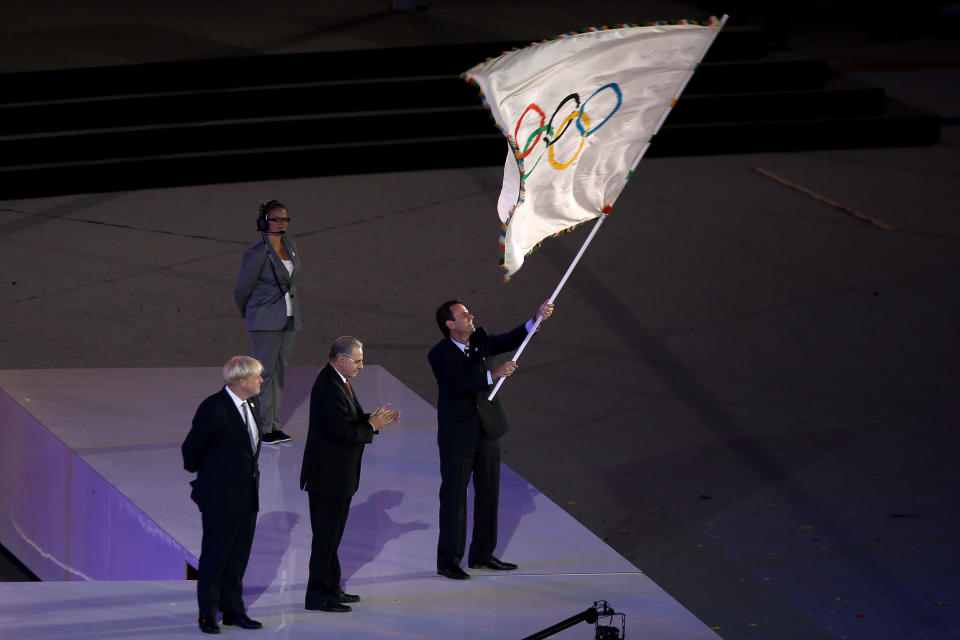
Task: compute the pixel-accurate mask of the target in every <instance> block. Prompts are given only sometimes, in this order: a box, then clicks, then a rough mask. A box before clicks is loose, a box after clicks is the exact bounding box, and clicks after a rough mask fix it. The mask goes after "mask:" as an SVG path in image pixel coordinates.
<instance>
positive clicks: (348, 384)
mask: <svg viewBox="0 0 960 640" xmlns="http://www.w3.org/2000/svg"><path fill="white" fill-rule="evenodd" d="M343 384H345V385H347V391H349V392H350V397H351V398H352V397H353V387H351V386H350V381H349V380H344V381H343Z"/></svg>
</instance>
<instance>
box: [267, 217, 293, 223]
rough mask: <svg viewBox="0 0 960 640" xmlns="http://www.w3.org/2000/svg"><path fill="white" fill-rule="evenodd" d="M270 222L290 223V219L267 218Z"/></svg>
mask: <svg viewBox="0 0 960 640" xmlns="http://www.w3.org/2000/svg"><path fill="white" fill-rule="evenodd" d="M267 220H269V221H270V222H290V218H267Z"/></svg>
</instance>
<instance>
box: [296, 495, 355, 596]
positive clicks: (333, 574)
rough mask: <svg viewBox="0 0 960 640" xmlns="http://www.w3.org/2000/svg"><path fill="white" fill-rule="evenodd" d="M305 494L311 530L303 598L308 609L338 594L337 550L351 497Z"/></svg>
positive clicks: (338, 569) (338, 563)
mask: <svg viewBox="0 0 960 640" xmlns="http://www.w3.org/2000/svg"><path fill="white" fill-rule="evenodd" d="M307 495H308V496H309V497H310V527H311V529H312V530H313V543H312V545H311V548H310V577H309V578H308V579H307V596H306V606H308V607H310V606H314V605H317V604H320V603H323V602H325V601H328V600H331V599H333V597H334V595H335V594H336V593H337V592H338V591H340V559H339V558H338V557H337V549H338V548H339V547H340V540H341V539H342V538H343V528H344V526H345V525H346V524H347V515H348V514H349V513H350V501H351V499H352V496H346V497H344V496H323V495H320V494H317V493H307Z"/></svg>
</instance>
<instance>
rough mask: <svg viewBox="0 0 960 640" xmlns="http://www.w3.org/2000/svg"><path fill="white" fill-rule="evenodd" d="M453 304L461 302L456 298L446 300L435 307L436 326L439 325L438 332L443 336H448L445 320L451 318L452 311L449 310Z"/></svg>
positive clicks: (448, 328)
mask: <svg viewBox="0 0 960 640" xmlns="http://www.w3.org/2000/svg"><path fill="white" fill-rule="evenodd" d="M455 304H463V303H462V302H461V301H459V300H457V299H453V300H447V301H446V302H444V303H443V304H442V305H440V306H439V307H437V326H438V327H440V332H441V333H443V337H444V338H449V337H450V327H448V326H447V320H453V311H451V310H450V307H452V306H453V305H455Z"/></svg>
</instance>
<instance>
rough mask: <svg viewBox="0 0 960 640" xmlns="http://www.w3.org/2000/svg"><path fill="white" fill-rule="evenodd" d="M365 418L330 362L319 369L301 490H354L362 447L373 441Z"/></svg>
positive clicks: (348, 492) (333, 492)
mask: <svg viewBox="0 0 960 640" xmlns="http://www.w3.org/2000/svg"><path fill="white" fill-rule="evenodd" d="M369 417H370V414H369V413H364V412H363V409H361V408H360V403H359V402H358V401H357V400H356V396H351V395H350V392H349V391H348V390H347V387H346V385H345V384H344V383H343V381H342V380H341V379H340V374H338V373H337V372H336V370H335V369H334V368H333V367H332V366H331V365H330V364H327V365H326V366H325V367H324V368H323V369H321V370H320V373H319V374H318V375H317V379H316V381H315V382H314V383H313V390H312V391H311V392H310V428H309V430H308V431H307V444H306V445H305V446H304V449H303V466H302V467H301V469H300V488H301V489H303V490H304V491H308V492H310V493H316V494H320V495H327V496H341V497H350V496H353V494H355V493H356V492H357V487H358V486H359V484H360V460H361V459H362V458H363V447H364V445H365V444H367V443H370V442H373V435H374V431H373V427H372V426H370V423H368V422H367V419H368V418H369Z"/></svg>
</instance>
